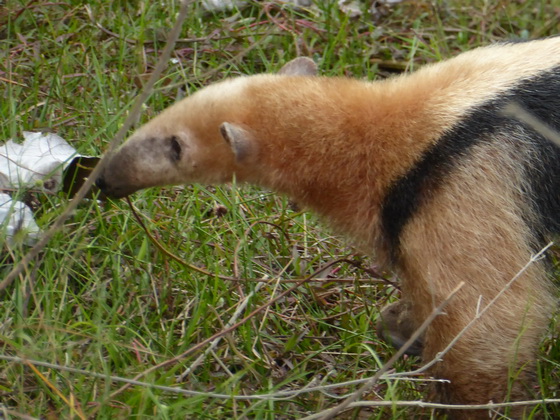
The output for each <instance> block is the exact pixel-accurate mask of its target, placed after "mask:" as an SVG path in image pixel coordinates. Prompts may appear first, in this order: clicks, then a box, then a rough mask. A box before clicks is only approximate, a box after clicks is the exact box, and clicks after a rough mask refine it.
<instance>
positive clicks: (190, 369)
mask: <svg viewBox="0 0 560 420" xmlns="http://www.w3.org/2000/svg"><path fill="white" fill-rule="evenodd" d="M262 286H264V283H258V284H257V285H256V286H255V290H253V291H251V293H249V294H248V295H247V296H246V297H245V299H243V301H242V302H241V303H240V304H239V306H238V307H237V309H236V310H235V312H234V313H233V315H232V316H231V318H230V319H229V321H228V322H227V324H226V325H225V328H229V327H231V326H232V325H233V324H235V322H237V319H238V318H239V317H240V316H241V314H242V313H243V311H244V310H245V308H247V305H248V304H249V300H250V299H251V298H252V297H253V296H254V295H255V293H257V292H258V291H259V290H260V289H261V288H262ZM222 337H223V336H220V337H216V339H215V340H214V341H212V342H211V343H210V345H209V346H208V348H207V349H206V350H205V351H204V353H202V354H201V355H200V356H198V357H197V359H196V360H195V361H194V362H193V363H192V364H191V365H190V366H189V367H188V368H187V369H186V370H185V371H184V372H183V373H182V374H181V375H179V378H178V379H179V381H181V382H182V381H184V380H185V378H186V377H187V376H188V375H190V374H191V373H192V372H193V371H194V370H195V369H196V368H197V367H198V366H199V365H200V364H201V363H202V362H203V361H204V359H205V358H206V356H208V354H209V353H211V352H213V351H214V349H215V348H216V346H217V345H218V344H219V342H220V341H221V340H222Z"/></svg>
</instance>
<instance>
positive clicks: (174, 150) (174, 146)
mask: <svg viewBox="0 0 560 420" xmlns="http://www.w3.org/2000/svg"><path fill="white" fill-rule="evenodd" d="M169 155H170V157H171V160H172V161H173V162H179V161H180V160H181V144H180V143H179V140H177V137H176V136H171V137H170V138H169Z"/></svg>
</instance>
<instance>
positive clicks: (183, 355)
mask: <svg viewBox="0 0 560 420" xmlns="http://www.w3.org/2000/svg"><path fill="white" fill-rule="evenodd" d="M339 262H340V261H339V260H334V261H331V262H329V263H327V264H325V265H324V266H323V267H320V268H319V269H318V270H316V271H315V272H314V273H312V274H311V275H309V276H308V277H306V278H304V279H302V280H300V281H299V282H297V283H296V284H294V285H293V286H292V287H290V288H289V289H286V290H284V291H283V292H282V293H280V294H279V295H278V296H276V297H275V298H273V299H271V300H269V301H267V302H266V303H265V304H263V305H261V306H259V307H258V308H257V309H255V310H254V311H253V312H251V313H250V314H249V315H247V316H246V317H245V318H243V319H241V320H240V321H238V322H236V323H235V324H233V325H232V326H230V327H228V328H224V329H222V330H220V331H218V332H217V333H215V334H214V335H212V336H211V337H208V338H207V339H205V340H202V341H201V342H199V343H197V344H195V345H194V346H192V347H191V348H189V349H188V350H187V351H185V352H183V353H181V354H179V355H177V356H175V357H172V358H171V359H168V360H166V361H164V362H162V363H159V364H157V365H154V366H152V367H151V368H149V369H146V370H145V371H144V372H141V373H139V374H138V375H136V376H135V377H134V380H138V379H140V378H142V377H143V376H146V375H147V374H149V373H151V372H154V371H156V370H158V369H161V368H163V367H166V366H170V365H173V364H175V363H177V362H179V361H180V360H182V359H184V358H186V357H188V356H190V355H191V354H193V353H196V352H198V351H200V350H201V349H202V348H203V347H205V346H206V345H207V344H209V343H211V342H213V341H214V340H215V339H216V338H218V337H221V336H224V335H226V334H229V333H230V332H232V331H234V330H236V329H237V328H239V327H240V326H241V325H243V324H245V323H246V322H247V321H249V320H251V319H252V318H253V317H254V316H255V315H256V314H258V313H259V312H262V311H263V310H265V309H266V308H268V307H269V306H271V305H272V304H274V303H276V302H277V301H279V300H280V299H282V298H284V297H285V296H287V295H289V294H290V293H292V292H293V291H294V290H297V289H298V288H299V287H300V286H301V285H302V284H304V283H306V282H307V281H308V280H309V279H310V278H312V277H313V276H315V275H317V273H321V272H322V271H323V270H325V269H327V268H329V267H331V266H333V265H335V264H338V263H339ZM129 387H130V385H129V384H127V385H124V386H122V387H121V388H119V389H118V390H116V391H115V392H113V393H112V394H111V395H110V398H114V397H115V396H116V395H118V394H120V393H121V392H123V391H125V390H126V389H128V388H129Z"/></svg>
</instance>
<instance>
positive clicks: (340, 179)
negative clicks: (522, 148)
mask: <svg viewBox="0 0 560 420" xmlns="http://www.w3.org/2000/svg"><path fill="white" fill-rule="evenodd" d="M543 63H544V64H543ZM559 63H560V39H559V38H553V39H549V40H542V41H535V42H531V43H526V44H512V45H501V46H495V47H488V48H484V49H479V50H475V51H472V52H469V53H465V54H462V55H460V56H459V57H457V58H455V59H452V60H449V61H447V62H444V63H440V64H438V65H434V66H428V67H426V68H424V69H422V70H420V71H418V72H417V73H415V74H413V75H410V76H405V77H399V78H395V79H390V80H387V81H383V82H376V83H367V82H363V81H357V80H349V79H343V78H320V77H301V76H299V75H298V74H300V73H298V71H297V70H298V69H297V68H296V69H295V71H294V69H289V68H288V70H287V71H286V72H285V73H286V74H283V75H257V76H251V77H247V78H238V79H234V80H228V81H225V82H222V83H219V84H216V85H213V86H211V87H209V88H206V89H204V90H201V91H199V92H198V93H196V94H195V95H193V96H191V97H189V98H187V99H185V100H183V101H182V102H180V103H178V104H176V105H174V106H172V107H171V108H169V109H167V110H165V111H164V112H163V113H162V114H160V115H159V116H158V117H156V118H155V119H154V120H152V121H151V122H150V123H148V124H147V125H146V126H144V127H142V128H141V129H140V130H139V131H138V132H137V133H135V134H134V135H133V136H132V138H131V139H130V140H129V141H128V142H127V143H126V144H125V145H124V146H123V148H122V149H121V150H120V151H119V152H118V153H117V154H116V155H115V156H114V157H113V158H112V160H111V161H110V162H109V165H108V167H107V169H106V170H105V172H104V176H103V179H104V181H103V184H104V186H105V188H106V190H107V191H108V193H111V194H114V195H116V196H122V195H126V194H129V193H131V192H133V191H135V190H137V189H140V188H146V187H149V186H154V185H163V184H174V183H190V182H209V183H216V182H227V181H230V180H231V179H232V178H233V177H234V176H235V177H236V179H237V180H238V181H246V182H251V183H255V184H258V185H261V186H264V187H266V188H270V189H273V190H275V191H278V192H280V193H285V194H287V195H289V196H290V197H292V198H293V199H295V200H296V201H297V202H298V203H299V204H300V205H303V206H305V207H307V208H309V209H312V210H314V211H315V212H316V213H318V214H320V215H321V216H323V217H324V218H325V219H326V220H327V221H328V222H329V223H330V224H331V225H332V226H333V227H334V228H336V229H337V230H338V231H340V232H344V233H345V234H348V235H349V236H350V237H352V238H353V239H355V240H356V241H357V242H358V243H360V244H361V245H363V246H365V247H367V249H369V250H372V251H373V252H372V253H373V254H374V255H375V256H376V257H377V258H380V259H381V260H383V261H384V262H388V261H389V258H388V249H387V246H386V244H385V243H384V242H383V240H382V234H381V233H382V232H381V231H380V217H381V215H380V212H381V207H380V206H381V203H382V202H383V199H384V197H385V195H386V193H387V190H388V188H389V186H390V185H391V184H392V183H393V182H394V181H395V180H397V179H398V178H399V177H401V176H402V175H403V174H405V173H406V172H407V171H408V170H409V169H410V168H411V167H412V166H413V164H414V163H415V162H416V161H417V160H418V159H419V156H421V155H422V153H423V152H424V151H425V150H427V149H428V148H429V147H430V146H431V145H433V144H434V143H436V142H437V141H438V139H439V138H440V137H441V136H442V135H443V134H444V133H445V132H446V131H447V130H449V129H450V128H451V127H453V125H454V124H455V123H456V122H457V121H458V120H459V119H460V118H461V117H462V116H463V115H464V114H465V113H467V112H468V111H469V109H472V108H473V107H475V106H477V105H480V104H481V103H482V101H484V100H488V99H490V98H492V97H495V96H498V95H500V94H501V93H503V92H504V91H505V90H506V89H508V88H510V87H511V86H512V85H514V84H515V83H517V82H518V81H519V80H520V79H522V78H524V77H529V76H533V75H535V74H536V73H538V72H539V71H544V70H547V69H550V68H553V67H554V66H557V65H558V64H559ZM294 67H297V66H294ZM302 73H303V74H307V73H308V72H307V71H306V70H303V71H302ZM169 136H176V138H177V139H178V141H180V143H181V145H182V147H183V155H182V157H181V161H180V162H179V163H176V164H172V163H171V162H168V161H166V156H167V155H166V153H167V152H165V150H167V144H168V141H167V140H166V139H167V138H168V137H169ZM224 138H225V139H226V140H227V141H224ZM147 139H152V140H150V142H149V144H148V140H147ZM497 144H499V142H498V143H496V142H494V143H491V145H481V146H476V147H475V149H474V151H473V152H472V153H471V156H470V158H469V159H466V160H463V161H461V164H460V165H459V166H457V167H456V168H454V170H453V171H452V173H451V174H450V175H449V177H448V179H447V181H446V182H445V183H444V185H442V186H440V187H439V188H440V190H439V191H438V198H437V199H436V200H433V201H431V202H430V203H429V204H427V205H425V206H422V207H421V209H420V210H419V212H418V214H416V215H415V217H414V222H413V223H410V224H408V225H406V227H405V229H404V231H403V232H402V235H401V244H402V258H400V259H399V264H398V266H397V267H395V269H396V270H397V271H398V273H399V274H400V275H401V277H402V278H403V292H404V299H405V302H406V305H410V307H411V308H412V309H411V311H412V313H413V314H414V317H413V319H411V322H417V323H418V324H420V323H421V322H422V321H423V320H424V319H425V318H426V317H427V316H428V314H429V313H430V312H431V311H432V309H433V308H434V307H435V306H437V305H439V304H440V303H441V302H442V300H443V299H444V298H445V296H447V295H448V293H449V292H450V291H451V290H452V289H453V288H455V287H456V286H457V285H458V284H459V283H460V282H461V281H465V282H466V285H465V287H463V289H461V291H460V292H459V294H458V295H457V296H456V297H455V298H454V299H453V302H452V303H451V304H450V305H449V306H448V307H447V309H446V314H445V315H442V316H439V317H438V318H437V319H436V320H435V322H434V323H433V325H432V326H430V328H429V329H428V331H427V333H426V336H425V337H424V354H423V357H424V360H426V361H428V360H430V359H431V358H433V357H435V356H436V354H437V353H438V352H440V351H441V350H443V348H444V347H445V346H446V345H447V344H448V343H449V342H450V340H451V339H452V338H453V337H454V336H455V335H456V334H457V333H459V332H460V331H461V329H462V328H463V327H464V326H465V325H466V324H467V323H468V322H469V321H470V320H471V319H472V318H473V317H475V316H476V314H477V312H476V311H477V308H478V307H479V305H482V306H484V305H486V304H487V303H488V302H489V301H490V300H491V299H492V298H493V297H494V296H496V294H497V293H498V292H499V291H500V290H501V289H502V288H503V287H504V286H505V284H506V283H507V282H508V281H509V280H510V279H511V278H512V277H513V276H514V275H515V274H516V273H517V272H518V270H520V269H521V267H523V265H524V264H525V263H527V262H528V261H529V259H530V257H531V249H530V247H529V244H528V242H527V241H528V239H527V238H529V237H531V232H527V231H526V230H527V228H526V227H525V226H526V223H525V222H524V221H523V220H522V214H521V213H522V211H524V210H526V209H525V208H524V207H523V204H522V201H521V200H520V197H519V185H522V184H523V182H524V180H523V178H522V175H521V173H520V170H519V169H518V164H517V163H516V156H515V155H514V152H513V151H510V150H508V149H507V147H505V146H504V147H503V148H502V147H500V146H497ZM240 145H241V146H240ZM162 150H163V151H162ZM498 160H499V163H500V165H497V161H498ZM498 190H499V191H501V194H495V191H498ZM551 296H552V294H551V292H550V290H549V286H548V285H547V282H546V276H545V274H544V267H543V266H542V265H541V263H537V264H534V265H533V266H532V267H531V268H530V269H529V270H527V272H526V273H525V274H524V275H523V276H522V278H521V279H519V281H517V282H516V283H515V284H514V285H513V286H512V287H511V289H509V290H507V291H506V293H505V295H504V296H503V297H502V299H500V300H499V301H498V302H497V303H496V305H495V306H494V307H492V309H491V310H490V311H489V312H488V313H487V314H485V315H484V316H482V317H481V318H480V319H479V320H478V321H477V323H476V324H475V326H474V327H473V328H472V329H471V330H469V331H468V332H467V333H466V334H465V336H464V337H463V338H461V339H460V340H459V341H458V342H457V344H456V346H455V347H454V348H453V349H452V350H451V351H450V352H449V353H448V354H446V355H445V356H444V357H443V360H442V361H441V362H440V363H438V364H436V366H435V368H434V369H433V371H432V373H433V374H434V375H436V376H438V377H441V378H446V379H449V380H450V381H451V384H449V385H442V386H440V387H439V388H438V389H437V397H436V398H437V399H439V400H441V401H444V402H451V403H478V404H483V403H486V402H488V401H489V400H492V401H494V402H501V401H503V400H505V399H507V398H508V397H511V398H513V399H517V398H524V397H527V396H528V395H529V394H528V393H527V391H526V388H524V385H523V384H522V381H517V382H515V384H513V386H512V388H511V395H508V375H509V373H510V372H516V371H517V370H521V371H522V373H521V375H520V377H521V379H523V380H525V384H529V385H531V384H532V382H531V381H532V379H531V374H530V372H531V371H532V366H531V364H532V362H533V360H534V357H535V352H536V348H537V344H538V340H539V337H540V336H541V334H542V333H543V331H544V330H545V328H546V324H547V320H548V316H549V314H550V311H551V309H552V307H553V306H554V302H553V299H552V297H551ZM519 413H520V411H517V414H519ZM453 414H454V415H455V416H456V418H465V419H467V418H475V416H478V417H480V418H487V413H486V412H484V411H477V412H463V413H457V412H455V413H453Z"/></svg>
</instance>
